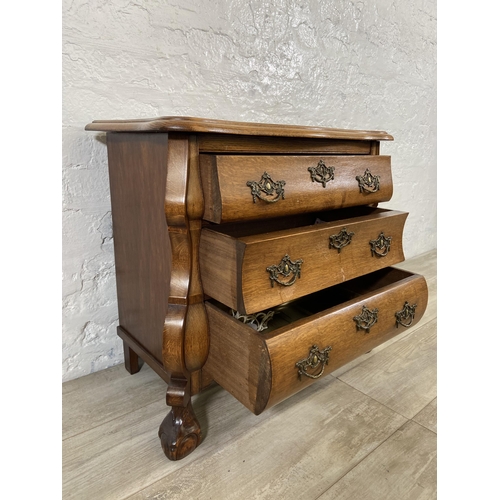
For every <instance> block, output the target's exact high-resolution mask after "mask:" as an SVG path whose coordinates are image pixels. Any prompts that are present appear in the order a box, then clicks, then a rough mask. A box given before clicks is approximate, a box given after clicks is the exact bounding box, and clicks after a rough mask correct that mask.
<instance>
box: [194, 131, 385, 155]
mask: <svg viewBox="0 0 500 500" xmlns="http://www.w3.org/2000/svg"><path fill="white" fill-rule="evenodd" d="M198 144H199V148H200V153H239V154H248V153H251V154H257V153H258V154H266V153H270V154H311V153H312V154H338V155H346V154H349V155H367V154H372V151H373V148H374V144H380V142H379V141H358V140H351V141H350V140H343V139H305V138H303V137H264V136H261V137H258V136H253V135H228V134H200V135H199V138H198ZM377 154H378V153H377Z"/></svg>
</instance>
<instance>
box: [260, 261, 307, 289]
mask: <svg viewBox="0 0 500 500" xmlns="http://www.w3.org/2000/svg"><path fill="white" fill-rule="evenodd" d="M303 262H304V261H303V260H302V259H297V260H295V261H293V260H291V259H290V256H289V255H288V254H286V255H285V256H284V257H283V258H282V259H281V262H280V263H279V264H278V265H275V264H274V265H272V266H269V267H267V268H266V270H267V271H268V272H269V279H270V280H271V287H274V282H275V281H276V283H278V284H280V285H283V286H291V285H293V284H294V283H295V281H296V280H297V278H300V266H301V265H302V264H303ZM279 275H282V276H284V277H285V278H288V277H289V276H290V275H292V277H291V279H290V280H289V281H281V280H280V278H279V277H278V276H279Z"/></svg>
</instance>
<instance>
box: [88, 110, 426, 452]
mask: <svg viewBox="0 0 500 500" xmlns="http://www.w3.org/2000/svg"><path fill="white" fill-rule="evenodd" d="M86 129H87V130H90V131H102V132H106V143H107V149H108V166H109V181H110V191H111V204H112V217H113V233H114V248H115V262H116V283H117V296H118V312H119V321H120V325H119V327H118V335H119V336H120V337H121V338H122V339H123V343H124V352H125V366H126V368H127V370H128V371H129V372H130V373H132V374H133V373H136V372H137V371H139V369H140V367H141V363H142V362H143V361H144V362H146V363H147V364H149V365H150V366H151V367H152V368H153V369H154V370H155V371H156V373H158V375H159V376H160V377H162V378H163V379H164V380H165V382H166V383H167V396H166V401H167V405H169V406H171V410H170V412H169V413H168V414H167V416H166V418H165V420H164V421H163V422H162V423H161V425H160V430H159V437H160V440H161V445H162V448H163V451H164V452H165V454H166V456H167V457H168V458H170V459H172V460H178V459H181V458H183V457H185V456H186V455H187V454H189V453H190V452H191V451H193V450H194V449H195V448H196V447H197V446H198V444H199V443H200V440H201V430H200V425H199V423H198V421H197V419H196V416H195V414H194V412H193V408H192V405H191V397H192V396H193V395H195V394H197V393H198V392H199V391H201V390H203V388H204V387H206V386H208V385H210V384H212V383H214V382H216V383H218V384H219V385H221V386H222V387H223V388H224V389H226V390H227V391H229V392H230V393H231V394H232V395H233V396H234V397H236V398H237V399H238V400H239V401H240V402H241V403H242V404H243V405H245V406H246V407H247V408H248V409H249V410H251V411H252V412H253V413H255V414H257V415H258V414H259V413H261V412H262V411H264V410H265V409H267V408H269V407H271V406H273V405H275V404H277V403H279V402H280V401H282V400H284V399H286V398H287V397H289V396H291V395H292V394H295V393H296V392H298V391H300V390H301V389H303V388H305V387H307V386H308V385H310V384H311V383H313V382H314V381H315V380H316V379H318V378H320V377H323V376H325V375H326V374H328V373H329V372H331V371H333V370H335V369H337V368H339V367H340V366H342V365H344V364H346V363H348V362H349V361H351V360H353V359H354V358H356V357H357V356H359V355H361V354H363V353H365V352H367V351H369V350H371V349H373V348H374V347H375V346H377V345H379V344H381V343H383V342H385V341H386V340H388V339H390V338H391V337H393V336H395V335H397V334H398V333H400V332H402V331H404V330H405V328H408V327H409V326H412V325H414V324H415V323H416V322H418V321H419V320H420V318H421V317H422V315H423V313H424V311H425V308H426V305H427V286H426V282H425V279H424V278H423V277H422V276H419V275H415V274H411V273H408V272H406V271H401V270H398V269H395V268H392V267H390V266H391V265H393V264H397V263H399V262H402V261H403V260H404V254H403V247H402V239H403V228H404V223H405V220H406V217H407V215H408V214H407V213H405V212H396V211H391V210H385V209H380V208H377V204H378V203H379V202H383V201H388V200H390V198H391V196H392V176H391V161H390V157H388V156H383V155H380V154H379V146H380V141H385V140H392V137H391V136H390V135H388V134H387V133H385V132H377V131H353V130H341V129H332V128H320V127H299V126H290V125H268V124H250V123H239V122H228V121H220V120H207V119H199V118H186V117H163V118H156V119H151V120H127V121H94V122H92V123H91V124H89V125H87V127H86Z"/></svg>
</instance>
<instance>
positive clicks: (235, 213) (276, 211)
mask: <svg viewBox="0 0 500 500" xmlns="http://www.w3.org/2000/svg"><path fill="white" fill-rule="evenodd" d="M320 161H323V162H324V163H325V165H326V166H328V167H330V166H331V167H334V168H335V171H334V179H333V180H331V181H330V182H328V183H326V184H325V187H323V185H322V184H321V183H318V182H312V180H311V173H310V172H309V171H308V168H309V167H316V166H317V165H318V163H319V162H320ZM200 168H201V175H202V179H204V180H203V187H204V189H205V192H204V196H205V212H204V216H203V217H204V218H205V219H206V220H209V221H211V222H215V223H223V222H231V221H237V220H251V219H263V218H270V217H280V216H283V215H293V214H297V213H303V212H311V211H315V210H329V209H333V208H343V207H351V206H356V205H368V204H370V203H378V202H382V201H388V200H390V199H391V197H392V191H393V187H392V175H391V158H390V156H371V155H364V156H363V155H361V156H286V155H280V156H260V155H237V156H236V155H204V154H202V155H200ZM366 169H369V170H370V172H371V173H372V174H373V175H378V176H380V189H379V190H378V191H376V192H374V193H366V192H360V188H359V184H358V181H357V180H356V177H357V176H361V177H362V176H363V175H364V174H365V171H366ZM264 172H267V173H268V174H269V175H270V176H271V178H272V180H273V181H274V182H278V181H285V182H286V184H285V186H284V198H283V199H281V198H280V199H279V200H278V201H276V202H274V203H269V202H267V201H264V200H261V199H258V198H257V199H256V201H255V202H254V200H253V196H252V191H251V188H250V187H249V186H248V185H247V182H248V181H253V182H257V183H258V182H260V180H261V177H262V175H263V174H264ZM269 198H270V199H275V198H276V196H270V197H269Z"/></svg>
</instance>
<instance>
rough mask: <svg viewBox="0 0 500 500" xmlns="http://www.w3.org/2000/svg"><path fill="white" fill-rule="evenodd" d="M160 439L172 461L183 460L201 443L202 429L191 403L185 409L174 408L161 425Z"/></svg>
mask: <svg viewBox="0 0 500 500" xmlns="http://www.w3.org/2000/svg"><path fill="white" fill-rule="evenodd" d="M158 437H159V438H160V441H161V447H162V449H163V453H165V455H166V456H167V458H168V459H170V460H181V459H183V458H184V457H186V456H187V455H189V454H190V453H191V452H192V451H193V450H194V449H195V448H196V447H197V446H198V445H199V444H200V442H201V429H200V424H199V423H198V420H197V419H196V416H195V414H194V411H193V407H192V405H191V402H189V404H188V405H187V406H186V407H185V408H184V407H180V406H173V407H172V409H171V410H170V412H169V413H168V415H167V416H166V417H165V419H164V420H163V422H162V423H161V425H160V429H159V431H158Z"/></svg>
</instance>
